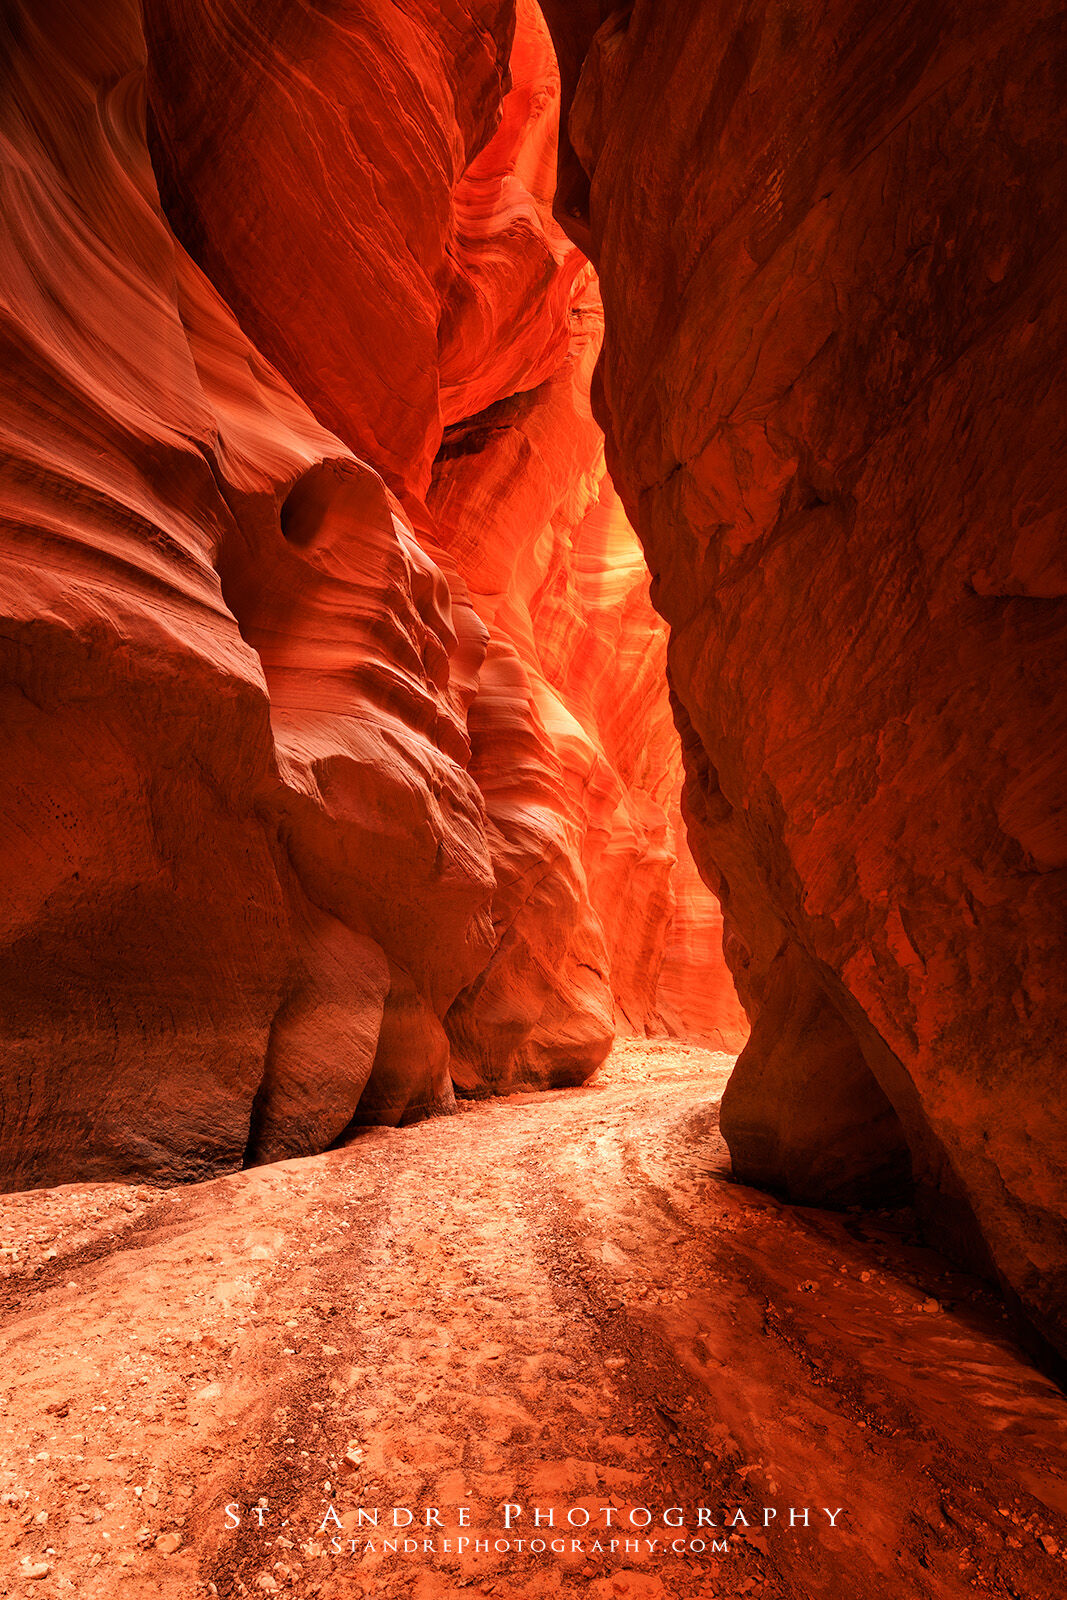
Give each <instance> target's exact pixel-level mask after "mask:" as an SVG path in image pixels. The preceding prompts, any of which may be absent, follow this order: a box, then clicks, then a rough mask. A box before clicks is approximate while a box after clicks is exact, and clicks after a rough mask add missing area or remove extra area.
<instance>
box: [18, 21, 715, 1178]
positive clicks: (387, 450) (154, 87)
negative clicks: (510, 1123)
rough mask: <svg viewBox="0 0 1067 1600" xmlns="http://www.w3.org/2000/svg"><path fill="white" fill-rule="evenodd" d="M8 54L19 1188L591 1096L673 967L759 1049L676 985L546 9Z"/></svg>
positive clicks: (64, 30)
mask: <svg viewBox="0 0 1067 1600" xmlns="http://www.w3.org/2000/svg"><path fill="white" fill-rule="evenodd" d="M146 30H147V37H146ZM0 43H2V50H0V57H2V60H3V63H4V65H3V67H2V68H0V70H2V72H3V74H4V80H5V81H4V94H3V97H2V100H0V129H2V133H3V137H4V140H5V145H6V148H7V150H8V151H9V152H10V153H11V156H12V159H11V160H10V161H9V162H8V163H7V164H6V165H5V167H4V169H3V175H2V178H0V182H2V183H3V186H4V192H3V207H2V218H3V221H2V225H0V292H2V298H0V327H2V330H3V340H4V354H5V375H6V378H7V382H6V384H5V387H4V393H3V396H2V397H0V435H2V438H3V447H4V459H5V465H4V469H3V476H2V478H0V497H2V500H3V517H4V530H5V531H4V537H3V544H2V547H0V563H2V565H0V572H2V578H0V599H2V603H3V606H4V625H3V628H2V629H0V638H2V640H3V644H2V646H0V648H2V650H3V654H4V673H3V680H2V682H3V687H2V690H0V694H2V699H3V715H4V728H5V733H6V739H7V743H6V749H7V752H8V760H7V761H6V762H5V768H4V772H3V775H2V779H0V783H2V785H3V788H4V794H3V799H2V804H3V810H4V815H5V820H6V822H7V826H6V828H5V832H4V839H3V850H4V858H5V859H4V874H5V883H6V884H7V886H8V897H7V902H6V919H7V920H6V922H5V925H4V929H3V936H2V939H0V949H2V956H0V965H2V969H3V970H2V975H0V983H2V986H3V1003H2V1005H0V1018H2V1020H0V1052H2V1059H3V1073H4V1094H3V1095H2V1097H0V1150H2V1152H3V1162H4V1165H3V1182H4V1183H5V1184H6V1185H7V1186H10V1187H18V1186H22V1185H31V1184H43V1183H55V1182H58V1181H63V1180H65V1179H68V1178H72V1177H86V1176H103V1175H112V1174H118V1175H126V1174H131V1173H139V1174H144V1175H153V1176H158V1177H166V1178H175V1177H191V1176H199V1175H204V1174H208V1173H212V1172H217V1171H220V1170H226V1169H229V1168H233V1167H235V1166H239V1165H240V1164H241V1162H242V1161H244V1160H249V1161H263V1160H270V1159H274V1158H278V1157H281V1156H287V1155H293V1154H300V1153H304V1152H307V1151H311V1150H316V1149H321V1148H324V1147H325V1146H327V1145H329V1144H330V1143H331V1142H333V1141H335V1140H337V1139H338V1138H341V1137H343V1136H344V1135H345V1132H346V1130H347V1129H349V1128H350V1127H352V1126H353V1125H358V1124H359V1123H360V1122H367V1121H377V1122H391V1123H398V1122H402V1121H405V1120H410V1119H412V1118H414V1117H418V1116H425V1115H427V1114H432V1113H434V1112H441V1111H448V1110H450V1109H451V1108H452V1107H453V1105H454V1101H453V1090H452V1076H453V1075H454V1077H455V1080H456V1082H457V1083H458V1084H459V1085H460V1086H461V1087H462V1088H464V1089H468V1090H470V1091H471V1092H484V1091H485V1090H486V1089H490V1088H507V1087H511V1086H513V1085H515V1084H519V1083H526V1084H549V1083H566V1082H574V1081H579V1080H580V1079H581V1078H582V1077H584V1076H586V1075H587V1074H588V1073H589V1072H590V1071H591V1070H593V1068H594V1067H595V1066H596V1064H597V1063H598V1062H599V1060H600V1059H601V1058H602V1057H603V1055H604V1053H605V1051H606V1050H607V1047H608V1044H609V1042H610V1039H611V1036H612V1034H613V1031H614V1029H615V1027H616V1025H618V1026H622V1027H624V1028H625V1027H632V1028H635V1029H637V1030H639V1031H641V1030H644V1029H646V1028H656V1027H659V1026H661V1025H662V1024H661V1020H660V1011H659V999H658V990H657V987H656V982H655V977H656V974H657V973H658V972H659V971H660V969H661V965H662V966H663V967H664V970H666V969H667V968H668V967H669V969H670V970H671V971H672V972H674V973H675V975H676V977H677V976H678V975H679V974H681V975H684V976H683V978H682V981H683V984H684V986H686V987H687V991H691V993H692V996H693V997H694V998H693V999H692V1005H693V1007H694V1008H695V1014H697V1015H698V1020H699V1018H700V1016H703V1019H704V1023H706V1025H707V1029H712V1028H714V1027H716V1026H718V1025H719V1024H720V1022H722V1025H723V1026H725V1027H727V1028H729V1027H734V1026H735V1025H736V1016H735V1015H734V1014H732V1013H731V1014H730V1016H729V1017H727V1016H726V1013H725V1012H724V1013H723V1016H722V1017H720V1016H719V1013H718V1012H717V1010H716V1008H715V1005H714V1004H712V1005H711V1006H707V1005H703V1006H702V1005H701V1004H700V1003H699V1002H698V999H697V998H696V997H698V996H700V995H701V994H702V993H703V992H705V991H707V993H708V994H714V993H715V992H716V991H717V990H718V988H719V987H721V982H722V974H723V968H722V963H721V960H720V959H718V958H716V957H714V955H712V954H709V955H708V959H705V955H704V954H699V955H698V956H697V957H696V958H694V957H693V955H692V954H691V953H690V952H689V951H684V952H683V951H679V950H678V949H677V948H676V949H675V953H674V955H673V957H672V958H671V961H670V962H665V960H664V951H665V949H666V948H667V945H668V941H669V939H670V937H671V928H672V926H674V925H675V924H674V923H673V922H672V918H673V916H674V910H673V908H674V907H675V906H676V904H679V903H681V901H680V900H679V897H678V895H677V894H676V891H675V889H674V887H673V883H672V876H673V874H674V870H675V869H674V855H675V851H674V847H673V844H672V832H673V828H674V823H675V820H676V801H675V798H674V797H675V795H676V790H677V779H678V775H679V768H678V756H677V751H676V746H675V742H674V737H673V734H672V733H671V730H670V728H669V725H668V713H667V708H666V698H665V691H664V688H663V673H662V666H663V661H664V658H665V650H666V635H665V629H664V628H663V625H662V624H661V623H660V622H659V621H658V620H657V619H656V618H655V617H654V615H653V613H652V611H651V609H650V606H649V602H648V598H647V573H645V571H644V569H643V568H642V566H641V564H640V558H639V552H638V547H637V545H636V542H635V541H634V538H633V535H632V533H630V531H629V529H628V528H627V527H626V525H625V521H624V519H623V518H622V516H621V515H620V513H619V511H618V508H617V506H614V505H611V506H610V507H608V491H607V490H606V488H605V486H604V465H603V449H602V443H601V440H600V436H599V433H598V430H597V428H596V426H595V424H594V423H593V422H592V420H591V414H590V409H589V400H588V384H589V375H590V369H591V366H592V361H593V358H594V356H595V347H596V346H597V345H598V342H599V337H600V320H599V311H598V309H597V302H596V296H595V289H594V286H593V283H592V279H591V274H590V271H589V268H588V266H587V265H586V264H585V262H584V261H583V259H582V257H581V256H580V254H579V252H578V251H577V250H576V249H575V248H574V247H573V246H572V245H571V244H570V242H569V241H568V240H567V239H566V238H565V236H564V235H563V233H562V232H561V231H560V229H559V228H558V226H557V225H556V224H555V223H554V222H553V220H552V217H551V196H552V191H553V159H552V152H553V147H554V142H555V131H556V116H557V111H558V103H559V86H558V78H557V75H556V71H555V67H554V64H553V61H552V55H551V49H550V46H549V43H548V37H547V34H546V31H545V28H544V25H543V23H542V22H541V20H540V16H539V13H538V12H537V11H536V10H535V9H534V7H533V6H532V5H526V4H524V5H522V6H520V7H519V11H518V17H517V19H516V16H515V14H514V12H513V10H512V8H511V7H510V6H509V5H508V4H506V3H504V0H489V3H484V0H472V3H471V4H469V5H466V6H464V5H460V6H454V7H448V8H441V9H440V13H438V10H437V8H435V7H433V6H430V5H428V4H426V5H423V4H420V3H413V4H411V5H409V6H404V7H402V8H400V10H399V11H398V10H397V8H395V7H388V8H387V7H385V6H375V5H374V4H373V3H368V4H366V5H361V6H358V7H357V6H353V7H345V8H330V9H329V10H325V9H323V10H316V9H311V10H308V9H306V8H294V7H290V6H284V5H281V4H278V5H276V6H268V7H263V6H261V5H256V6H252V5H250V4H243V5H242V4H238V3H236V0H234V3H230V0H225V3H215V0H197V3H195V4H194V3H192V0H151V3H150V4H148V6H147V16H146V17H144V18H142V15H141V12H140V10H139V8H138V6H137V5H136V4H135V3H134V0H107V3H106V4H103V5H100V4H93V5H90V4H89V3H88V0H72V3H71V4H69V5H67V6H66V7H64V8H63V10H62V13H61V14H60V15H58V16H54V15H50V16H49V17H48V19H47V25H46V23H45V20H44V19H42V17H41V16H40V14H39V8H36V7H34V6H32V5H31V4H29V3H28V0H27V3H25V4H14V5H13V6H11V7H9V8H8V10H7V12H6V13H5V18H4V21H3V22H2V23H0ZM509 61H510V62H511V75H510V77H509V73H508V63H509ZM146 84H147V86H148V88H149V90H150V102H151V104H150V121H151V144H152V150H153V152H154V163H153V157H150V155H149V146H148V143H147V142H146V141H147V138H148V133H147V131H146V112H145V95H146ZM401 107H402V108H403V115H399V114H398V108H401ZM157 172H158V174H159V175H160V186H161V189H162V194H163V199H164V200H165V208H164V204H163V203H162V202H161V199H160V189H159V188H157ZM172 225H174V226H176V228H177V230H178V232H179V233H180V235H181V237H182V240H183V241H184V245H185V246H188V247H189V249H190V250H192V251H193V252H194V253H195V254H196V256H197V257H198V258H199V260H198V263H194V260H193V258H192V255H191V254H189V253H187V250H186V248H184V247H183V244H179V243H178V242H177V240H176V238H175V235H174V232H172ZM202 267H206V268H207V269H208V275H207V276H205V273H204V271H203V270H202ZM220 291H221V292H222V294H224V295H225V297H226V299H225V300H224V299H222V298H220ZM227 301H228V302H229V303H227ZM235 312H236V316H235V314H234V313H235ZM253 341H254V342H253ZM283 374H284V375H283ZM517 391H522V393H520V394H518V398H516V399H512V398H510V397H511V396H513V395H516V393H517ZM498 407H502V408H504V413H505V414H506V416H505V419H504V420H501V421H499V422H491V423H489V424H487V425H483V424H484V419H485V418H487V417H491V416H493V414H494V413H495V411H496V408H498ZM474 414H477V417H476V419H475V422H474V423H468V422H465V421H463V420H462V419H465V418H468V417H471V416H473V415H474ZM331 427H332V428H333V429H334V431H332V432H331V431H329V429H330V428H331ZM446 429H447V430H448V433H447V438H446V442H445V448H444V451H443V454H442V457H441V461H440V463H439V466H438V469H437V473H436V476H434V474H433V470H432V469H433V462H434V457H435V455H436V453H437V451H438V448H439V446H440V444H441V441H442V438H445V430H446ZM483 435H484V437H483ZM353 446H355V447H356V448H357V449H358V451H359V454H358V455H357V454H354V453H353V448H352V447H353ZM468 446H469V448H468ZM464 451H466V454H464ZM509 451H510V452H511V455H510V456H509V454H508V452H509ZM461 456H462V459H463V462H464V466H465V469H468V470H467V471H466V476H465V477H464V478H463V481H462V483H459V480H458V478H457V477H456V474H457V473H458V465H457V463H458V462H459V460H460V457H461ZM432 477H433V482H432V483H431V478H432ZM427 494H428V495H429V497H430V507H429V508H428V507H427V504H426V503H425V501H424V498H423V497H424V495H427ZM606 508H608V509H607V510H606ZM609 512H610V514H609ZM509 518H511V519H513V521H512V522H511V523H510V524H509V521H508V519H509ZM620 561H621V565H620ZM493 563H496V565H497V567H498V568H499V581H498V576H497V575H496V574H492V573H491V574H490V576H489V578H487V577H486V572H487V571H488V569H489V567H491V566H492V564H493ZM468 579H469V585H470V586H469V587H468ZM646 713H647V718H646V722H645V724H644V727H642V725H641V723H640V721H639V717H641V716H645V715H646ZM683 898H684V903H685V904H686V905H687V906H688V905H689V903H690V899H691V892H690V890H687V891H686V894H685V896H684V897H683ZM676 944H677V941H676ZM694 1025H695V1024H694ZM705 1031H706V1030H705Z"/></svg>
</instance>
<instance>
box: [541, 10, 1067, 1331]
mask: <svg viewBox="0 0 1067 1600" xmlns="http://www.w3.org/2000/svg"><path fill="white" fill-rule="evenodd" d="M544 9H545V12H546V15H547V16H548V19H549V22H550V25H551V26H552V28H553V31H554V34H555V37H556V42H557V46H558V50H559V55H560V64H561V71H562V76H563V82H564V89H565V99H566V100H567V102H568V110H567V113H566V117H567V120H566V136H565V138H564V140H563V142H562V152H561V181H560V192H559V199H558V214H559V216H560V218H561V220H562V221H563V222H564V223H565V225H566V226H567V228H568V229H569V231H570V232H571V233H572V236H573V237H574V238H575V239H577V240H579V241H580V242H581V243H582V245H583V247H584V248H586V249H587V250H588V251H589V252H590V254H591V256H592V258H593V260H594V262H595V263H596V264H597V266H598V269H599V272H600V281H601V288H602V293H603V299H604V306H605V314H606V320H607V339H606V343H605V348H604V354H603V358H602V361H601V365H600V368H599V371H598V375H597V380H596V384H595V386H594V397H595V402H596V407H597V411H598V414H599V416H600V419H601V421H602V422H603V424H604V427H605V430H606V432H607V439H608V444H607V449H608V460H609V464H610V466H611V468H612V472H613V476H614V478H615V482H616V484H617V485H618V487H619V489H620V492H621V494H622V498H623V502H624V504H625V505H626V507H627V509H628V511H629V512H630V514H631V516H632V518H633V521H634V525H635V527H636V528H637V531H638V533H639V536H640V539H641V542H642V544H643V546H644V549H645V552H646V554H647V557H648V561H649V565H650V567H651V570H652V572H653V574H654V587H653V592H654V598H655V603H656V605H657V607H658V609H659V610H660V611H661V612H662V614H663V616H664V617H665V618H666V619H667V621H668V622H669V624H670V628H671V642H670V663H669V667H670V678H671V684H672V691H673V695H674V701H675V711H676V717H677V721H678V726H679V729H680V731H681V735H682V740H683V745H684V748H685V757H686V772H687V788H686V810H687V816H688V823H689V832H690V839H691V841H692V843H693V847H694V853H695V854H696V857H697V860H698V862H699V863H700V866H701V870H702V872H703V875H704V877H705V879H706V881H707V882H708V883H709V884H711V885H712V887H713V888H714V889H715V890H716V893H717V894H718V895H719V897H720V899H721V901H722V905H723V909H724V914H725V918H726V924H727V938H726V948H727V953H728V956H729V959H730V962H731V966H732V968H733V970H734V973H735V976H736V978H737V982H738V986H739V988H740V990H741V993H742V995H743V997H744V998H745V1001H746V1004H747V1006H748V1008H749V1010H750V1013H751V1014H752V1016H753V1018H754V1026H753V1032H752V1036H751V1039H750V1042H749V1044H748V1046H747V1048H746V1049H745V1051H744V1053H743V1054H742V1056H741V1058H740V1060H739V1062H738V1066H737V1069H736V1071H735V1074H734V1076H733V1078H732V1080H731V1083H730V1086H729V1089H728V1091H727V1094H726V1097H725V1099H724V1102H723V1108H722V1123H723V1129H724V1132H725V1133H726V1136H727V1139H728V1141H729V1144H730V1147H731V1151H732V1155H733V1161H734V1166H735V1170H736V1172H737V1173H738V1174H739V1175H740V1176H741V1177H742V1178H746V1179H749V1180H751V1181H755V1182H760V1183H766V1184H769V1185H772V1186H774V1187H777V1188H779V1189H781V1190H783V1191H784V1192H786V1193H788V1194H790V1195H793V1196H795V1197H797V1198H800V1199H804V1200H819V1199H822V1198H830V1199H833V1200H835V1201H838V1202H842V1201H844V1202H847V1201H849V1200H856V1199H860V1200H862V1199H868V1198H873V1197H874V1196H876V1195H878V1194H891V1193H893V1192H896V1191H898V1190H899V1189H900V1187H901V1186H902V1184H903V1183H904V1182H905V1181H906V1179H907V1176H908V1170H909V1168H910V1170H911V1173H912V1175H913V1177H914V1180H915V1184H916V1193H917V1195H918V1198H919V1200H920V1202H921V1203H922V1205H923V1207H924V1210H925V1213H926V1216H927V1218H928V1221H929V1223H930V1225H931V1226H932V1227H933V1228H934V1229H935V1230H936V1231H937V1232H938V1233H939V1234H940V1236H941V1237H942V1238H943V1239H944V1240H945V1241H946V1242H948V1243H950V1244H951V1245H953V1246H954V1247H955V1248H957V1249H959V1250H963V1251H966V1252H968V1253H969V1254H970V1256H971V1257H972V1259H976V1260H978V1261H979V1262H982V1263H984V1264H986V1265H988V1264H990V1263H991V1264H992V1265H993V1266H994V1267H995V1269H996V1270H997V1272H998V1273H999V1274H1000V1277H1001V1279H1002V1281H1003V1283H1004V1284H1005V1285H1006V1287H1007V1288H1008V1290H1009V1291H1010V1292H1011V1293H1012V1294H1013V1295H1014V1296H1016V1297H1017V1299H1018V1301H1019V1302H1020V1303H1021V1304H1022V1306H1023V1307H1024V1309H1025V1311H1026V1313H1027V1315H1028V1316H1029V1317H1030V1318H1031V1319H1032V1321H1033V1323H1034V1324H1035V1325H1036V1327H1037V1328H1038V1329H1040V1331H1041V1332H1042V1333H1043V1334H1044V1336H1045V1337H1046V1338H1047V1339H1049V1340H1051V1341H1052V1342H1053V1343H1055V1344H1057V1345H1058V1346H1059V1347H1060V1348H1061V1349H1064V1348H1067V1323H1065V1312H1067V1223H1065V1220H1064V1219H1065V1214H1067V1115H1065V1112H1067V1106H1065V1080H1064V1075H1063V1070H1062V1035H1063V1032H1064V1015H1063V1012H1064V989H1065V985H1064V976H1063V964H1062V963H1063V949H1064V934H1065V931H1067V930H1065V927H1064V904H1065V897H1064V867H1065V864H1067V837H1065V826H1064V796H1065V793H1067V785H1065V782H1064V778H1065V766H1067V762H1065V760H1064V734H1065V723H1067V699H1065V696H1064V694H1063V665H1064V650H1063V645H1064V631H1065V615H1067V608H1065V606H1064V593H1065V583H1064V580H1065V576H1067V574H1065V572H1064V566H1063V552H1064V541H1063V536H1062V510H1063V504H1064V496H1063V462H1064V460H1065V459H1067V451H1065V441H1064V438H1063V425H1064V418H1065V416H1067V404H1065V400H1067V397H1065V395H1064V372H1065V362H1064V354H1065V352H1064V342H1065V341H1064V316H1063V299H1062V284H1063V268H1064V261H1063V252H1064V243H1063V241H1064V237H1065V234H1064V221H1065V219H1064V214H1063V213H1064V205H1065V198H1067V184H1065V182H1064V172H1063V162H1064V156H1063V151H1064V140H1063V126H1062V96H1061V93H1060V90H1059V88H1058V87H1057V86H1058V85H1061V84H1062V83H1063V81H1064V72H1065V69H1067V62H1065V60H1064V26H1063V17H1062V14H1061V13H1059V10H1058V8H1056V7H1054V6H1052V5H1051V4H1045V3H1042V0H1026V3H1025V4H1023V5H1021V6H1013V7H1008V6H1004V5H997V4H989V3H980V4H978V5H967V6H964V5H962V4H949V5H945V6H937V7H929V6H923V5H919V4H916V3H900V4H896V5H893V6H890V7H889V8H888V9H887V8H886V7H884V6H874V5H872V4H870V3H868V0H834V3H833V4H831V5H830V6H828V7H822V8H819V9H818V10H816V9H815V8H811V7H806V6H804V5H800V6H797V5H796V4H794V3H793V0H757V3H755V4H746V5H738V4H736V3H733V0H710V3H704V0H700V3H697V0H680V3H677V4H675V3H672V4H670V5H668V4H666V3H665V0H635V3H634V4H633V5H632V6H626V7H623V8H622V9H617V8H614V7H612V6H609V5H607V4H598V3H596V0H586V3H584V4H583V3H581V0H579V3H577V4H572V3H571V0H566V3H564V0H546V4H545V7H544ZM1057 295H1058V296H1059V298H1057Z"/></svg>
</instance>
